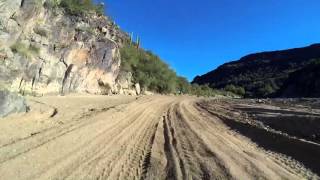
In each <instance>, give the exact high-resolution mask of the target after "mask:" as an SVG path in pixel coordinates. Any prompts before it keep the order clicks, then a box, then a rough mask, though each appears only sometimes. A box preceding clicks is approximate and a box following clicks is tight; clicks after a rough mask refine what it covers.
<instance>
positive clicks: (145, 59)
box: [121, 44, 224, 96]
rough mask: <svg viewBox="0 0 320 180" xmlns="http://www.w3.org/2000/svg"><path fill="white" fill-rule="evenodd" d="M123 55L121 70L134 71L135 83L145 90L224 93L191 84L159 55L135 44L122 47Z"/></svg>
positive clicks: (207, 93)
mask: <svg viewBox="0 0 320 180" xmlns="http://www.w3.org/2000/svg"><path fill="white" fill-rule="evenodd" d="M121 57H122V62H121V63H122V64H121V70H122V71H126V72H132V74H133V79H134V81H135V83H139V84H140V85H141V87H142V89H143V90H150V91H154V92H157V93H162V94H170V93H173V94H190V95H197V96H215V95H217V94H224V92H223V91H218V90H215V89H212V88H210V87H209V86H208V85H203V86H199V85H197V84H193V85H191V84H190V83H189V82H188V80H187V79H186V78H184V77H180V76H177V74H176V73H175V72H174V71H173V70H172V69H170V67H169V66H168V65H167V64H165V63H164V62H163V61H162V60H161V59H160V58H159V57H158V56H156V55H154V54H153V53H152V52H150V51H144V50H142V49H139V48H137V47H136V45H134V44H131V45H126V46H125V47H124V48H122V49H121Z"/></svg>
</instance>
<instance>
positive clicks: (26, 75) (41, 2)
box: [0, 0, 128, 95]
mask: <svg viewBox="0 0 320 180" xmlns="http://www.w3.org/2000/svg"><path fill="white" fill-rule="evenodd" d="M48 2H49V0H28V1H25V0H2V1H0V85H2V86H5V87H6V88H7V89H9V90H10V91H16V92H20V93H21V94H37V95H43V94H58V93H61V94H64V93H70V92H86V93H92V94H105V93H106V88H108V87H109V88H110V92H118V91H119V90H118V89H117V85H116V79H117V77H118V73H119V71H120V62H121V59H120V53H119V48H120V47H121V46H122V43H123V42H124V41H125V40H126V39H127V38H128V37H127V34H126V33H123V32H122V31H121V30H120V29H119V28H118V27H117V26H116V25H115V24H114V23H113V22H112V21H111V20H109V18H108V17H105V16H98V15H96V14H91V15H87V16H71V15H68V14H66V13H65V11H64V9H62V8H58V7H51V6H49V5H48ZM107 92H109V91H107Z"/></svg>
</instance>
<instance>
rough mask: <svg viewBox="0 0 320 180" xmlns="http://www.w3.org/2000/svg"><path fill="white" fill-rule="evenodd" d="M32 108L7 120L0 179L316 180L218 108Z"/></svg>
mask: <svg viewBox="0 0 320 180" xmlns="http://www.w3.org/2000/svg"><path fill="white" fill-rule="evenodd" d="M29 104H31V111H30V112H29V113H28V114H25V115H17V116H11V117H8V118H6V119H1V120H0V127H1V132H0V179H13V180H14V179H258V178H261V179H307V178H309V179H310V178H315V179H316V178H317V176H316V175H315V174H313V173H312V172H311V171H309V170H307V169H305V168H304V167H303V166H301V165H300V163H298V162H296V161H294V160H291V159H290V158H288V157H286V156H284V155H280V154H278V153H270V152H268V151H266V150H264V149H262V148H259V147H258V146H257V145H256V144H255V143H254V142H253V141H252V140H250V139H248V138H247V137H245V136H243V135H241V134H240V133H241V132H240V133H238V132H236V131H234V130H233V129H230V128H229V127H228V126H227V125H230V124H228V123H226V122H225V119H224V116H220V114H214V113H213V112H215V111H213V107H215V106H216V105H215V104H218V103H213V102H207V103H204V102H203V101H201V100H199V99H196V98H192V97H168V96H146V97H141V98H135V97H102V96H89V97H88V96H71V97H45V98H32V99H29ZM219 107H221V105H219ZM228 107H231V106H228ZM234 112H236V111H234Z"/></svg>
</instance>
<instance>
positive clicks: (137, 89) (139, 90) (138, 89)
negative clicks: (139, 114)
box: [134, 83, 141, 95]
mask: <svg viewBox="0 0 320 180" xmlns="http://www.w3.org/2000/svg"><path fill="white" fill-rule="evenodd" d="M134 87H135V90H136V93H137V95H140V94H141V88H140V84H139V83H136V84H135V85H134Z"/></svg>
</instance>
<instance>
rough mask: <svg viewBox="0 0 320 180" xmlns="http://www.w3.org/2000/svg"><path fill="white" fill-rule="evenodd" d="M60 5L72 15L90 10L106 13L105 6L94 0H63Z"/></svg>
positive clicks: (101, 13) (100, 13)
mask: <svg viewBox="0 0 320 180" xmlns="http://www.w3.org/2000/svg"><path fill="white" fill-rule="evenodd" d="M59 6H60V7H63V8H64V9H65V10H66V11H67V12H68V13H69V14H72V15H83V14H87V13H90V12H95V13H97V14H99V15H103V14H104V6H103V5H102V4H99V5H96V4H94V3H93V2H92V0H61V2H60V4H59Z"/></svg>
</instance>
